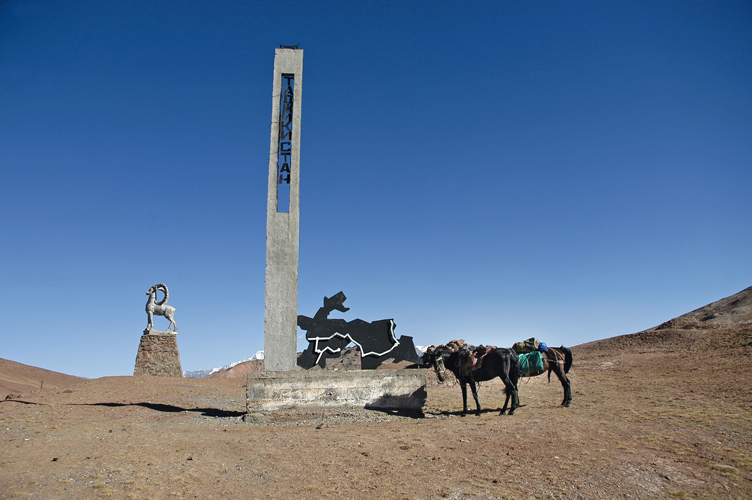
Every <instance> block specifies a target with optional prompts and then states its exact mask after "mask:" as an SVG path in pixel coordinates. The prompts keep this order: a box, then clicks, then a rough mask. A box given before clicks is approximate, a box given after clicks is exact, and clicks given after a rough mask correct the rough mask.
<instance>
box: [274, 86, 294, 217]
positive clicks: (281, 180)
mask: <svg viewBox="0 0 752 500" xmlns="http://www.w3.org/2000/svg"><path fill="white" fill-rule="evenodd" d="M282 80H283V81H282V85H281V88H280V90H282V93H281V95H280V100H279V142H278V144H277V146H278V147H277V155H278V163H277V174H278V178H277V212H289V211H290V179H291V177H292V168H291V165H292V112H293V105H294V101H295V75H282Z"/></svg>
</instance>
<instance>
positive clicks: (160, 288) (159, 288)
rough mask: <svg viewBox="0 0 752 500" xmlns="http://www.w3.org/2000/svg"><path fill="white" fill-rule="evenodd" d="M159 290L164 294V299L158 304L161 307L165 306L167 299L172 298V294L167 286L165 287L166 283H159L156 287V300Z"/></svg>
mask: <svg viewBox="0 0 752 500" xmlns="http://www.w3.org/2000/svg"><path fill="white" fill-rule="evenodd" d="M157 290H162V291H163V292H164V298H163V299H162V300H160V301H159V302H157V305H160V306H162V305H165V304H166V303H167V299H169V298H170V292H169V290H167V285H165V284H164V283H157V284H156V285H154V294H155V295H154V297H155V298H156V293H157Z"/></svg>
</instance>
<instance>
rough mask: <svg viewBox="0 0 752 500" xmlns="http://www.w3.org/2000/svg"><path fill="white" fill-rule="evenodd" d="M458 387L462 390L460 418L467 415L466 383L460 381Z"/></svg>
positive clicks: (463, 380)
mask: <svg viewBox="0 0 752 500" xmlns="http://www.w3.org/2000/svg"><path fill="white" fill-rule="evenodd" d="M460 387H461V388H462V416H463V417H464V416H465V415H467V382H466V381H465V379H462V380H460Z"/></svg>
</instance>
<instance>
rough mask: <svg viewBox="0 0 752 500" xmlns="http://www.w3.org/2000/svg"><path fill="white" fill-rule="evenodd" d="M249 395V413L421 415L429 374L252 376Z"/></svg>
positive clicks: (357, 372)
mask: <svg viewBox="0 0 752 500" xmlns="http://www.w3.org/2000/svg"><path fill="white" fill-rule="evenodd" d="M246 394H247V397H246V407H247V411H248V413H254V412H259V411H264V410H277V409H283V408H295V407H337V406H350V407H359V408H372V409H379V410H403V411H420V410H422V409H423V407H424V406H425V404H426V396H427V394H426V370H424V369H408V370H353V371H325V370H314V371H300V370H298V371H289V372H261V373H249V374H248V381H247V385H246Z"/></svg>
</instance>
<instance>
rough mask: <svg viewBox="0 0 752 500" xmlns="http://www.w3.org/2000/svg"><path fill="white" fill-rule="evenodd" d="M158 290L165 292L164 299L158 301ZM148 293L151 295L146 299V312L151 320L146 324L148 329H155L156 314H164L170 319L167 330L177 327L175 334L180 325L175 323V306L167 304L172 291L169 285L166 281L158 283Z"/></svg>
mask: <svg viewBox="0 0 752 500" xmlns="http://www.w3.org/2000/svg"><path fill="white" fill-rule="evenodd" d="M157 290H162V291H163V292H164V299H162V300H161V301H159V302H157ZM146 295H148V296H149V300H147V301H146V314H147V316H149V322H148V323H147V324H146V330H147V331H148V330H153V329H154V315H155V314H156V315H157V316H164V317H165V318H167V319H168V320H170V325H169V326H168V327H167V331H168V332H169V331H170V328H172V327H175V330H174V331H175V334H177V333H178V325H177V323H175V320H174V319H173V316H175V308H174V307H172V306H168V305H167V299H169V298H170V292H169V291H168V290H167V285H165V284H164V283H157V284H156V285H154V286H153V287H151V288H149V291H147V292H146Z"/></svg>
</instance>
